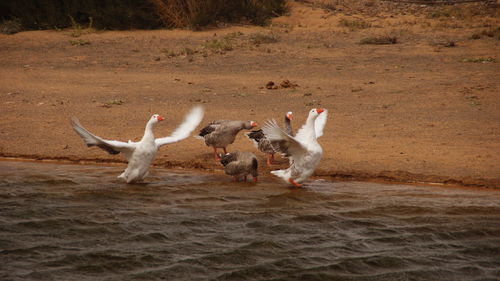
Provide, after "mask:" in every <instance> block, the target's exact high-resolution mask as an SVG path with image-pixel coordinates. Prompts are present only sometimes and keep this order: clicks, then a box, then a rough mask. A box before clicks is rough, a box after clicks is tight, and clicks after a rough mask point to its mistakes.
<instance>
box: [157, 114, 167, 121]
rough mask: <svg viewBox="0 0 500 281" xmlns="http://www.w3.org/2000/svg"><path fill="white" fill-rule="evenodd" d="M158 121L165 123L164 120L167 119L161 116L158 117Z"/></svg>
mask: <svg viewBox="0 0 500 281" xmlns="http://www.w3.org/2000/svg"><path fill="white" fill-rule="evenodd" d="M156 120H158V121H163V120H165V118H163V117H161V116H160V115H158V117H156Z"/></svg>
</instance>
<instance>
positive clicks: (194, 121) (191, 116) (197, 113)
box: [155, 106, 204, 148]
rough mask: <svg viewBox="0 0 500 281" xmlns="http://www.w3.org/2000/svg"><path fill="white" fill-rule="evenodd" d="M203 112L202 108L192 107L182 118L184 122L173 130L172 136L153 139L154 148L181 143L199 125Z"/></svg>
mask: <svg viewBox="0 0 500 281" xmlns="http://www.w3.org/2000/svg"><path fill="white" fill-rule="evenodd" d="M203 114H204V110H203V107H201V106H197V107H194V108H193V109H192V110H191V111H190V112H189V113H188V114H187V115H186V117H185V118H184V121H183V122H182V123H181V125H179V127H177V129H175V130H174V131H173V132H172V134H171V135H170V136H168V137H163V138H157V139H155V144H156V147H158V148H159V147H161V146H163V145H166V144H169V143H174V142H178V141H181V140H183V139H185V138H187V137H189V135H190V134H191V132H192V131H194V129H196V127H198V125H199V124H200V122H201V120H202V119H203Z"/></svg>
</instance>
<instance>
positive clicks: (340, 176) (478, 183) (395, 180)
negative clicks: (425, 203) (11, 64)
mask: <svg viewBox="0 0 500 281" xmlns="http://www.w3.org/2000/svg"><path fill="white" fill-rule="evenodd" d="M0 161H30V162H31V161H32V162H42V163H43V162H47V163H59V164H76V165H101V164H102V165H106V166H108V165H123V166H125V165H126V164H127V162H126V161H124V160H120V159H99V158H73V157H43V156H37V155H4V154H0ZM154 167H159V168H164V169H183V170H191V171H201V172H208V173H214V172H215V173H223V169H222V167H221V166H217V165H207V164H206V163H199V162H194V163H193V162H192V161H189V162H182V161H162V162H155V163H154V164H153V169H154ZM283 167H285V166H283ZM276 168H277V167H276ZM260 170H261V175H263V174H264V176H266V177H268V178H274V179H275V180H276V181H279V179H277V178H275V177H273V176H272V175H271V174H270V173H269V171H270V170H271V169H269V168H267V167H264V168H262V167H261V169H260ZM314 178H323V179H327V180H332V181H335V180H339V181H367V182H381V183H392V184H424V185H445V186H450V187H452V186H461V187H477V188H500V183H499V182H498V181H496V180H492V181H488V180H483V179H461V180H458V179H453V178H449V177H446V176H436V175H418V174H411V173H408V172H405V171H383V172H380V173H378V174H371V173H369V172H366V171H333V172H331V173H328V172H324V171H321V172H319V173H318V172H317V173H315V176H314Z"/></svg>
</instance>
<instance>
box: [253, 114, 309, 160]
mask: <svg viewBox="0 0 500 281" xmlns="http://www.w3.org/2000/svg"><path fill="white" fill-rule="evenodd" d="M262 130H263V132H264V134H265V135H266V138H267V139H268V140H269V141H270V142H271V144H272V146H273V147H274V148H275V149H276V150H278V151H279V152H281V153H284V154H287V155H290V156H292V158H298V157H301V156H303V155H304V154H306V152H307V148H306V147H304V145H302V144H301V143H300V142H298V141H297V140H296V139H295V138H294V137H292V136H290V135H289V134H287V133H285V132H284V131H283V129H281V128H280V127H279V126H278V123H276V120H274V119H272V120H268V121H267V122H266V124H264V126H263V127H262Z"/></svg>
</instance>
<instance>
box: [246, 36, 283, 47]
mask: <svg viewBox="0 0 500 281" xmlns="http://www.w3.org/2000/svg"><path fill="white" fill-rule="evenodd" d="M278 41H279V37H278V36H277V35H276V34H272V33H271V34H262V33H253V34H251V35H250V42H252V43H253V44H255V45H260V44H268V43H276V42H278Z"/></svg>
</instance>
